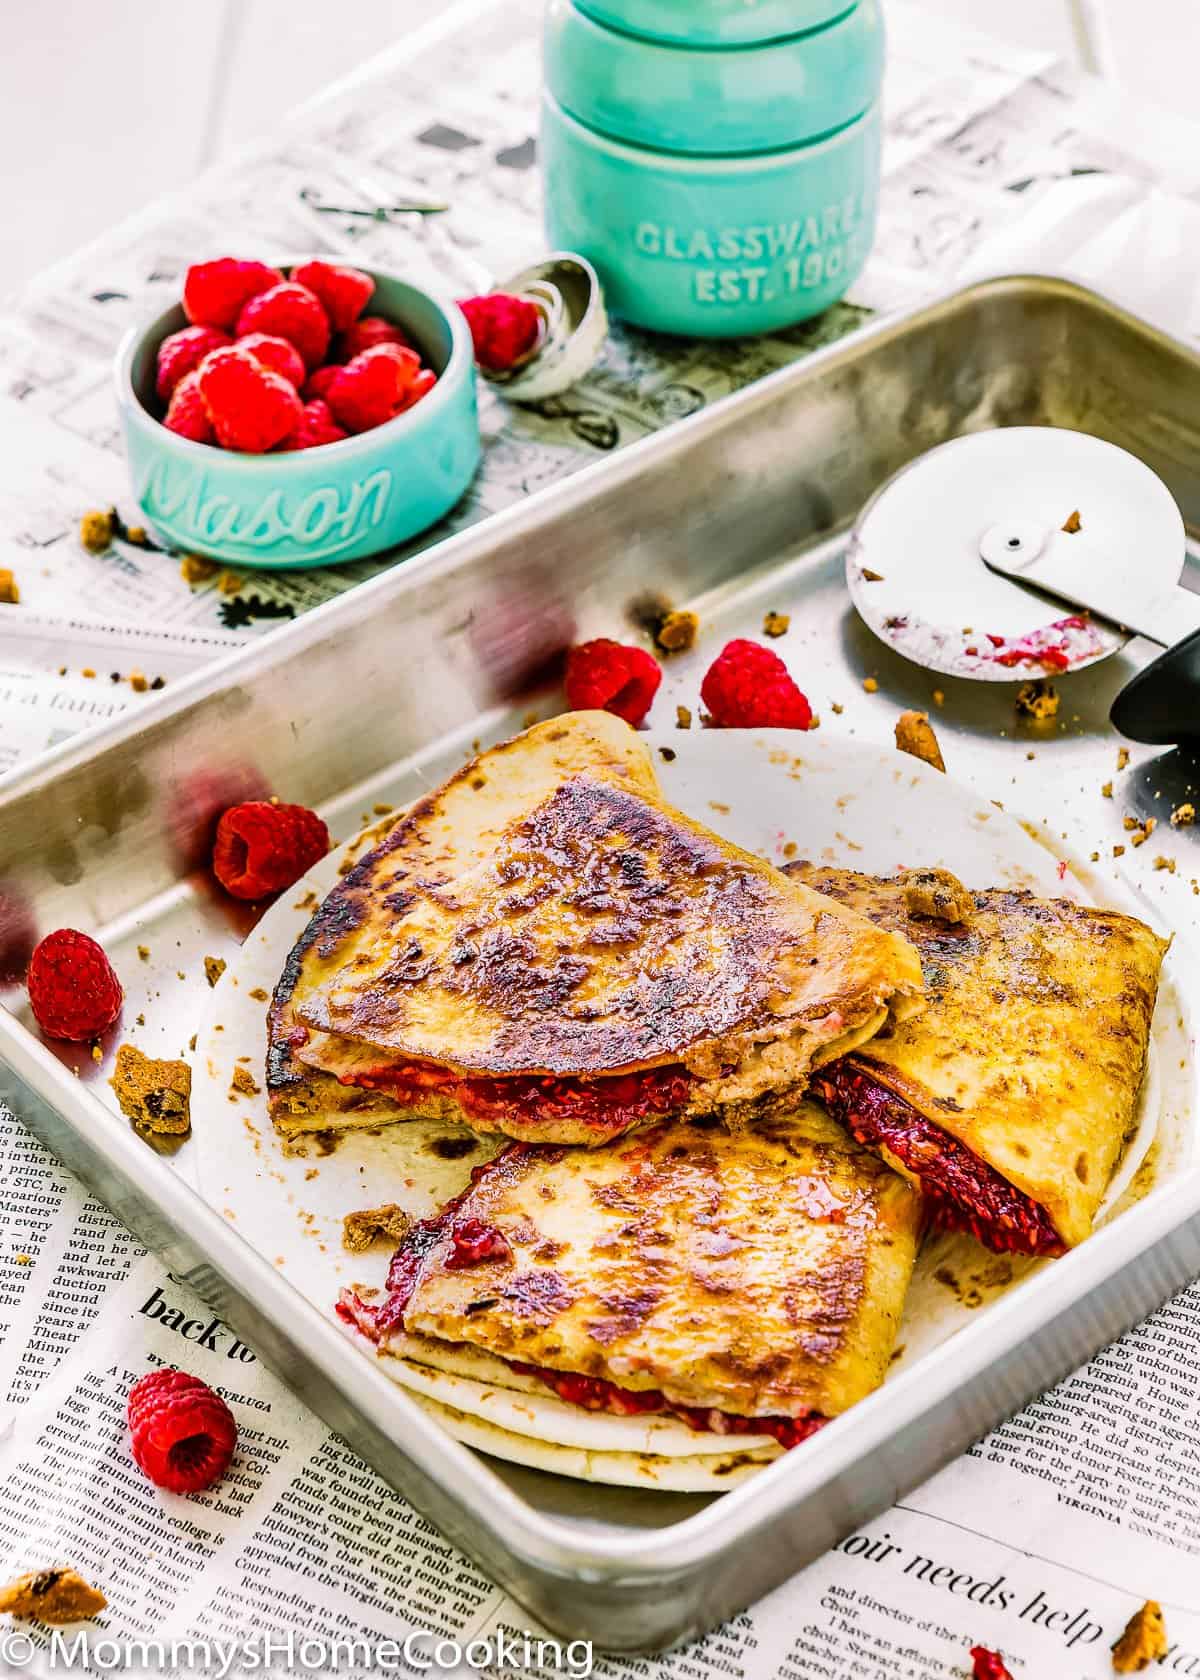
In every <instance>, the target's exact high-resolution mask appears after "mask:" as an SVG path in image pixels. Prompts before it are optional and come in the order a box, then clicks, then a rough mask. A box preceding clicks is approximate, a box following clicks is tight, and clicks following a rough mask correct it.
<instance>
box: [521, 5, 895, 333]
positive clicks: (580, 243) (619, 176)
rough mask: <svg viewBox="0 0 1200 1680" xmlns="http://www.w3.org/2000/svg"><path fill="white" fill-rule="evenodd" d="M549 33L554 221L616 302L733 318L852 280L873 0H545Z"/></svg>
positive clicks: (860, 224)
mask: <svg viewBox="0 0 1200 1680" xmlns="http://www.w3.org/2000/svg"><path fill="white" fill-rule="evenodd" d="M831 14H832V15H831ZM752 20H753V21H752ZM748 31H758V32H759V33H757V34H755V35H754V36H753V38H748ZM544 49H545V53H544V56H545V81H546V89H545V95H544V108H543V121H542V168H543V177H544V185H545V194H546V221H547V230H548V234H549V238H550V241H551V243H552V245H554V246H555V247H557V248H559V249H566V250H575V251H580V252H582V253H583V255H584V256H586V257H588V258H589V259H590V260H591V262H592V263H593V264H594V265H595V267H596V268H597V270H598V271H599V274H600V277H601V280H602V281H603V283H604V289H605V296H606V299H607V302H608V305H609V308H610V309H611V312H612V313H613V314H614V315H617V316H620V317H621V318H622V319H624V320H626V321H630V322H633V323H634V324H635V325H637V326H643V327H649V328H652V329H654V330H657V331H660V332H669V333H685V334H695V335H699V336H704V337H735V336H741V335H745V334H751V333H761V332H771V331H774V330H777V329H778V328H781V327H785V326H790V325H792V324H793V323H794V322H797V321H802V320H806V319H807V318H808V317H810V316H812V315H816V314H818V313H820V311H821V310H823V309H826V308H828V307H829V305H830V304H831V303H834V302H836V301H837V299H838V298H840V297H841V296H842V295H843V293H844V292H845V291H846V289H847V288H848V287H849V286H850V284H851V283H852V282H853V280H854V279H855V277H856V276H857V275H858V273H859V272H860V270H861V268H862V266H863V264H864V263H865V261H866V258H867V255H868V253H869V251H870V248H871V242H872V239H873V237H874V229H875V215H876V207H877V201H878V190H879V154H880V116H879V94H880V87H881V83H882V79H883V62H884V31H883V22H882V16H881V11H880V0H856V3H850V4H848V3H847V0H753V3H747V0H550V4H549V6H548V9H547V13H546V28H545V40H544Z"/></svg>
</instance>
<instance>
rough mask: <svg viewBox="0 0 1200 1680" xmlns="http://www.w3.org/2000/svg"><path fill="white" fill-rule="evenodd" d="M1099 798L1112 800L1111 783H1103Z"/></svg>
mask: <svg viewBox="0 0 1200 1680" xmlns="http://www.w3.org/2000/svg"><path fill="white" fill-rule="evenodd" d="M1100 797H1101V799H1111V798H1112V783H1111V782H1105V783H1103V785H1102V786H1101V788H1100Z"/></svg>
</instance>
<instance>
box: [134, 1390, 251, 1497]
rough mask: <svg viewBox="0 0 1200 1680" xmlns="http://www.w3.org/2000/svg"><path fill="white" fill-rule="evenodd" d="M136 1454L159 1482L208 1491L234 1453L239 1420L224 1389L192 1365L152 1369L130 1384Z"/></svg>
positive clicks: (175, 1490) (182, 1490) (185, 1489)
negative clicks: (202, 1376) (218, 1389)
mask: <svg viewBox="0 0 1200 1680" xmlns="http://www.w3.org/2000/svg"><path fill="white" fill-rule="evenodd" d="M127 1416H128V1419H129V1434H130V1437H131V1439H132V1443H133V1457H134V1461H135V1462H136V1463H137V1465H138V1466H139V1468H141V1469H142V1470H144V1471H145V1472H146V1474H147V1476H149V1478H150V1480H151V1481H152V1482H153V1483H154V1485H155V1487H160V1488H166V1490H167V1492H168V1493H203V1491H204V1489H205V1488H210V1487H212V1485H213V1483H214V1482H218V1481H220V1479H221V1477H222V1476H223V1475H224V1474H225V1472H226V1470H228V1468H229V1466H230V1463H231V1462H232V1459H233V1449H234V1448H235V1446H236V1445H237V1424H236V1422H235V1421H234V1416H233V1413H232V1412H231V1411H230V1410H229V1407H228V1406H227V1405H226V1404H225V1402H224V1400H222V1398H221V1396H220V1395H219V1394H216V1393H214V1391H213V1390H212V1389H211V1388H209V1386H208V1384H207V1383H206V1382H201V1381H200V1378H199V1377H190V1376H189V1375H188V1374H187V1372H186V1371H173V1370H169V1369H168V1370H162V1371H148V1372H147V1373H146V1375H145V1376H144V1377H139V1378H138V1380H137V1381H136V1382H135V1383H134V1385H133V1387H132V1388H131V1389H130V1390H129V1406H128V1410H127Z"/></svg>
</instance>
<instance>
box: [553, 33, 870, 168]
mask: <svg viewBox="0 0 1200 1680" xmlns="http://www.w3.org/2000/svg"><path fill="white" fill-rule="evenodd" d="M743 3H744V0H743ZM630 9H633V8H632V7H630ZM701 9H703V8H701ZM746 9H747V10H751V11H753V10H756V9H757V8H756V7H755V6H753V5H749V6H747V7H746ZM794 10H798V11H800V12H805V11H807V7H806V6H804V5H800V6H799V7H796V8H794ZM544 63H545V82H546V86H547V88H548V89H549V91H550V92H551V93H552V94H553V96H554V98H555V99H556V100H557V101H558V103H559V104H560V105H561V106H562V108H563V110H564V111H567V112H569V113H570V115H571V116H573V117H574V118H575V119H576V121H578V122H581V123H585V124H586V125H587V126H588V127H589V128H593V129H595V130H596V131H597V132H598V133H601V134H606V135H608V136H609V137H610V138H612V139H614V140H623V141H626V142H628V143H629V144H631V145H635V146H646V147H650V148H652V149H654V150H656V151H664V152H680V153H683V154H685V155H687V156H710V157H711V156H734V155H739V154H743V153H752V152H768V151H775V150H777V149H779V148H781V147H787V146H796V145H800V144H802V143H804V142H805V141H808V140H817V139H820V138H821V137H822V136H824V135H826V134H833V133H836V132H837V130H838V129H840V128H844V127H845V126H846V124H847V123H851V122H854V121H855V119H856V118H858V117H860V116H861V115H862V113H863V112H864V111H865V110H866V109H867V108H868V107H869V106H870V105H872V104H873V103H874V101H875V100H876V98H877V97H878V95H879V89H880V86H881V84H882V81H883V65H884V29H883V18H882V15H881V11H880V5H879V0H860V3H859V4H857V5H855V6H854V7H853V9H852V10H850V11H844V12H843V14H842V16H841V17H839V18H838V19H837V20H836V22H833V23H830V24H828V26H827V27H825V28H823V29H817V30H814V31H812V32H811V33H808V34H804V35H792V36H789V37H787V38H785V39H782V40H774V41H770V42H767V43H766V44H764V45H759V46H744V47H733V48H726V49H721V48H715V49H714V48H711V47H705V48H699V49H697V48H695V47H686V46H677V45H672V44H670V43H668V42H665V41H649V40H646V39H644V38H640V37H638V36H634V35H627V34H624V33H622V32H621V31H620V30H617V29H610V28H608V27H606V26H605V25H604V24H601V23H598V22H596V20H595V19H594V18H593V17H590V16H588V15H587V13H586V12H585V11H583V10H581V9H580V8H579V6H578V5H573V4H572V3H571V0H550V5H549V7H548V9H547V12H546V26H545V38H544Z"/></svg>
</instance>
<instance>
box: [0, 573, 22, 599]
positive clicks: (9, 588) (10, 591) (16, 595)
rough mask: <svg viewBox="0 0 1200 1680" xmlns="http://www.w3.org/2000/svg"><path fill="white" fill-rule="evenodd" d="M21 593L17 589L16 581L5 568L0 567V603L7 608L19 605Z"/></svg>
mask: <svg viewBox="0 0 1200 1680" xmlns="http://www.w3.org/2000/svg"><path fill="white" fill-rule="evenodd" d="M20 600H21V591H20V589H19V588H18V587H17V580H16V578H15V577H14V575H13V574H12V572H10V571H9V569H8V567H7V566H0V602H2V603H3V604H4V605H5V606H7V607H15V606H18V605H19V604H20Z"/></svg>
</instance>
